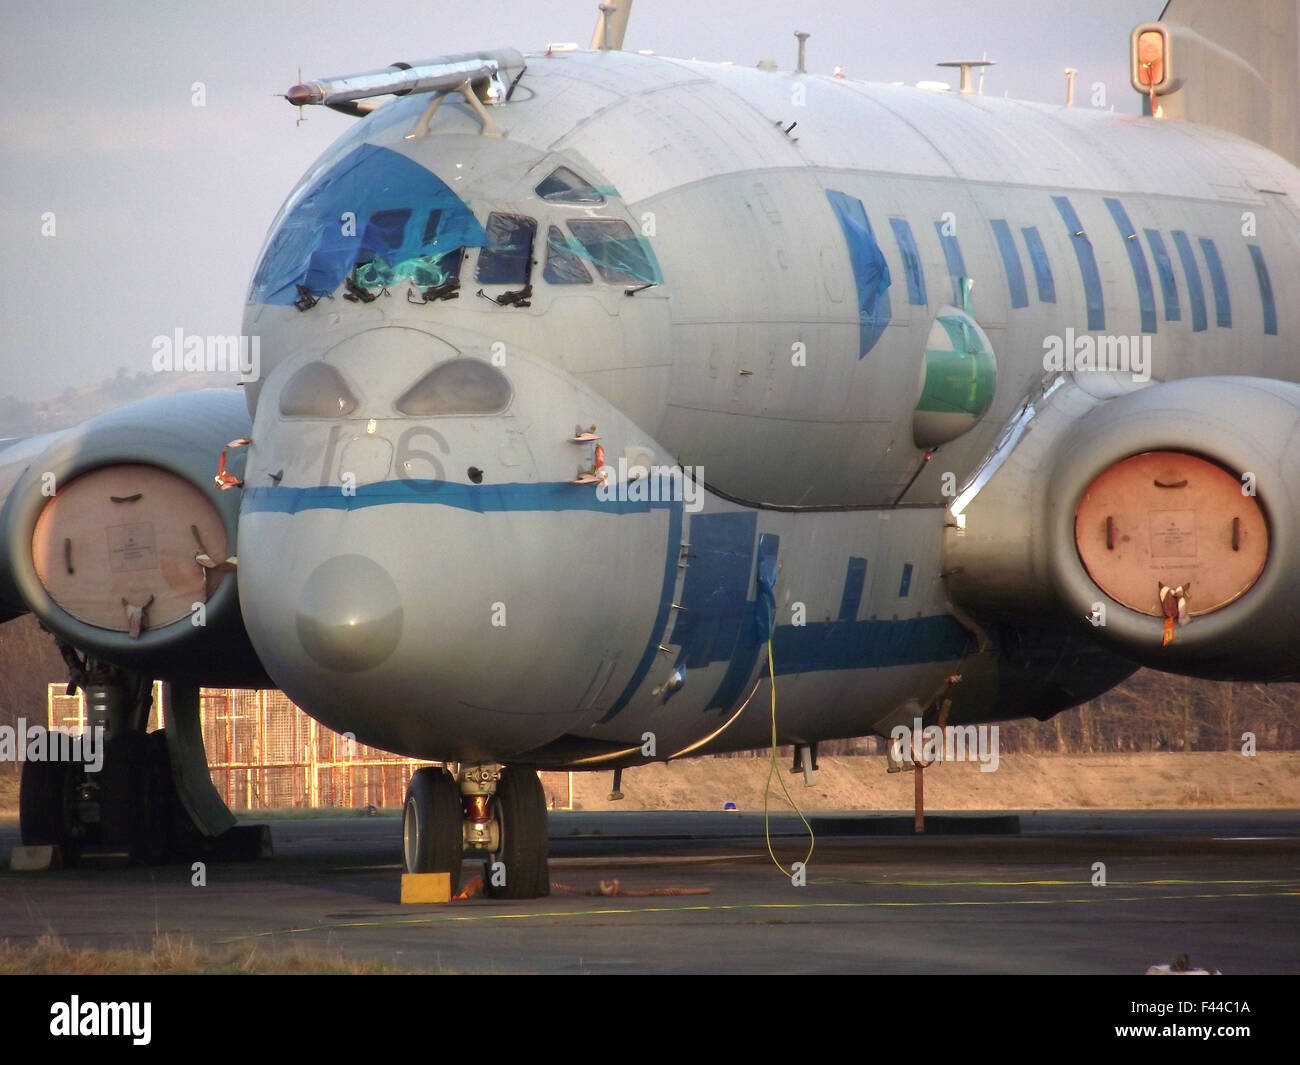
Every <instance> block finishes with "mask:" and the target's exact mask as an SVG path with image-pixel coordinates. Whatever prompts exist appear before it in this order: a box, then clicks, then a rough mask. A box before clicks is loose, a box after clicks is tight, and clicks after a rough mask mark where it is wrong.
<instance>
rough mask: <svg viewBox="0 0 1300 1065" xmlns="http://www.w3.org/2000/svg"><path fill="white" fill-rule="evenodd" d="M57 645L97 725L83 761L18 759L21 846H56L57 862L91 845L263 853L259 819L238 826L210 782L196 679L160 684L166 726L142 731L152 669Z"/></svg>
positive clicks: (131, 852) (137, 852) (139, 853)
mask: <svg viewBox="0 0 1300 1065" xmlns="http://www.w3.org/2000/svg"><path fill="white" fill-rule="evenodd" d="M60 651H61V652H62V653H63V657H64V660H65V661H66V662H67V664H68V669H69V674H70V676H71V680H72V688H71V690H75V689H76V688H78V687H79V688H81V689H82V690H83V691H84V692H85V694H86V729H87V730H95V731H94V733H93V734H92V736H89V737H83V740H82V743H81V745H80V752H81V753H82V754H83V758H82V760H77V759H76V757H75V756H74V757H73V760H64V761H58V760H50V761H25V762H24V763H23V774H22V783H21V786H20V791H19V800H18V805H19V821H20V827H21V830H22V841H23V843H24V844H25V845H28V846H37V845H42V844H46V845H48V844H53V845H55V846H57V847H58V848H59V851H60V855H61V857H62V860H63V864H64V865H75V864H77V861H78V859H79V858H80V857H81V856H82V855H83V853H85V852H87V851H90V850H93V849H100V850H110V851H115V852H118V853H120V852H123V851H125V852H126V854H127V855H128V857H129V858H130V860H131V861H134V862H142V863H146V864H157V863H159V862H164V861H168V860H189V859H191V858H194V857H197V856H200V855H202V856H203V857H218V858H233V859H239V858H256V857H261V856H262V855H264V854H268V853H269V848H270V835H269V832H267V830H266V828H265V826H262V825H239V826H236V825H235V818H234V816H233V815H232V814H231V812H230V810H229V809H227V808H226V805H225V803H224V802H222V801H221V797H220V796H219V795H218V794H217V792H216V789H215V788H214V787H213V786H212V779H211V777H210V776H209V774H208V766H207V759H206V757H205V755H204V751H203V734H202V731H201V729H200V728H199V693H198V688H197V687H194V686H192V685H185V686H182V685H170V684H169V685H164V689H165V693H166V696H165V706H166V712H167V717H168V720H167V728H166V729H160V730H158V731H156V732H146V731H145V730H146V729H147V727H148V723H149V711H150V708H151V707H152V705H153V682H152V680H151V679H150V678H149V677H147V676H144V675H141V674H136V673H130V672H127V671H125V670H121V669H117V668H116V667H113V666H106V665H102V664H99V663H95V662H91V661H89V660H84V659H82V658H81V657H80V656H79V655H78V654H77V652H76V651H75V650H73V649H72V648H71V647H69V646H68V645H66V644H60ZM50 748H51V751H53V749H54V748H55V744H54V743H51V744H50ZM92 749H97V750H98V752H99V755H100V757H99V758H97V759H94V760H93V762H92V763H91V764H88V763H87V761H86V760H85V758H84V755H86V754H87V753H88V752H89V751H90V750H92Z"/></svg>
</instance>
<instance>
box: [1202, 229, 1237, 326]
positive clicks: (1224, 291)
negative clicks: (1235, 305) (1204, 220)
mask: <svg viewBox="0 0 1300 1065" xmlns="http://www.w3.org/2000/svg"><path fill="white" fill-rule="evenodd" d="M1201 251H1202V252H1204V253H1205V266H1206V269H1208V270H1209V271H1210V284H1211V286H1213V288H1214V320H1215V322H1216V323H1217V324H1218V325H1221V326H1223V327H1224V328H1225V329H1227V328H1230V327H1231V326H1232V304H1231V302H1229V300H1228V278H1227V275H1226V274H1224V272H1223V263H1222V261H1220V259H1219V249H1218V248H1217V247H1215V245H1214V241H1212V240H1210V238H1209V237H1201Z"/></svg>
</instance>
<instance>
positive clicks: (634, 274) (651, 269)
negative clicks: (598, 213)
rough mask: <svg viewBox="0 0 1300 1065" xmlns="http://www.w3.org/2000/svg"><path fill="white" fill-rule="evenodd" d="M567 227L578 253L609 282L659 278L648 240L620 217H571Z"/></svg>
mask: <svg viewBox="0 0 1300 1065" xmlns="http://www.w3.org/2000/svg"><path fill="white" fill-rule="evenodd" d="M569 231H570V232H571V233H572V234H573V235H574V236H575V237H577V238H578V243H579V244H580V245H581V249H580V254H581V255H582V257H583V258H584V259H590V260H591V262H592V264H593V265H594V266H595V267H596V269H597V270H598V271H600V276H601V277H603V278H604V279H605V280H606V281H608V282H609V283H610V284H611V285H625V284H648V285H657V284H660V283H661V282H662V280H663V278H662V277H661V276H660V274H659V267H658V265H657V264H656V263H655V259H654V253H653V252H652V251H651V250H650V244H649V242H648V241H647V240H646V239H645V238H644V237H638V236H637V235H636V234H635V233H633V232H632V227H631V226H629V225H628V224H627V223H626V222H624V221H622V220H621V219H617V218H581V219H579V218H575V219H574V220H573V221H571V222H570V223H569ZM574 250H579V249H574Z"/></svg>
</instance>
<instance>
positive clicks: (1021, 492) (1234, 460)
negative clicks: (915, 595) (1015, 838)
mask: <svg viewBox="0 0 1300 1065" xmlns="http://www.w3.org/2000/svg"><path fill="white" fill-rule="evenodd" d="M1081 379H1083V380H1081ZM1099 386H1100V387H1099ZM1108 396H1109V398H1108ZM1298 429H1300V386H1297V385H1294V384H1289V383H1286V382H1282V381H1274V380H1266V379H1261V378H1250V377H1201V378H1189V379H1185V380H1179V381H1172V382H1168V383H1164V384H1150V385H1148V386H1146V387H1143V388H1139V389H1137V390H1136V391H1130V392H1128V393H1127V394H1120V395H1116V394H1115V393H1114V392H1113V391H1111V392H1109V393H1108V388H1107V386H1104V385H1102V383H1101V382H1100V381H1091V380H1086V375H1083V374H1077V375H1075V377H1074V378H1073V379H1070V378H1061V379H1058V381H1057V382H1056V383H1055V384H1054V385H1053V386H1052V387H1051V388H1049V389H1048V390H1047V391H1046V392H1045V393H1044V394H1043V395H1042V396H1040V397H1038V398H1037V399H1036V400H1034V401H1033V402H1030V403H1027V404H1026V406H1025V408H1024V409H1022V411H1021V413H1020V415H1019V416H1018V418H1017V419H1016V420H1015V422H1013V424H1012V425H1011V426H1009V427H1008V432H1007V436H1006V437H1004V440H1003V442H1002V444H1001V445H1000V446H999V448H998V449H996V451H995V453H994V455H993V456H991V457H990V459H989V461H988V462H987V463H986V464H985V466H984V468H983V469H981V470H980V471H978V472H977V474H976V475H975V477H974V478H973V479H972V480H971V482H970V484H969V485H968V486H967V487H966V488H965V490H964V491H963V492H962V494H961V495H960V496H959V497H958V499H957V500H956V501H955V502H954V504H953V507H952V513H953V522H952V525H951V527H950V529H949V533H948V538H947V543H946V552H947V554H946V560H945V571H946V576H947V579H948V585H949V589H950V592H951V593H952V595H953V597H954V599H955V600H956V601H957V602H958V603H960V604H961V605H962V606H963V607H965V608H966V609H968V610H970V611H971V612H972V613H974V614H976V615H977V616H979V615H980V614H981V613H983V614H988V615H993V616H996V615H999V614H1004V615H1010V614H1012V613H1023V611H1024V610H1031V611H1035V612H1037V614H1038V616H1039V618H1040V623H1041V624H1044V625H1050V624H1055V625H1060V624H1061V623H1062V622H1064V623H1065V624H1066V625H1077V626H1080V627H1081V628H1082V629H1083V631H1090V633H1091V635H1092V636H1093V638H1094V639H1096V640H1097V641H1099V642H1100V643H1101V644H1103V645H1104V646H1105V647H1107V648H1108V649H1110V650H1111V651H1113V652H1114V653H1115V654H1117V655H1119V656H1121V657H1123V658H1126V659H1128V660H1130V661H1132V662H1136V663H1140V664H1142V665H1146V666H1150V667H1152V668H1155V669H1163V670H1167V671H1171V672H1178V673H1186V674H1190V675H1193V676H1201V677H1207V678H1214V679H1253V680H1266V681H1278V680H1294V679H1297V678H1300V655H1298V654H1297V653H1296V648H1295V640H1296V636H1297V634H1300V434H1298V433H1297V430H1298Z"/></svg>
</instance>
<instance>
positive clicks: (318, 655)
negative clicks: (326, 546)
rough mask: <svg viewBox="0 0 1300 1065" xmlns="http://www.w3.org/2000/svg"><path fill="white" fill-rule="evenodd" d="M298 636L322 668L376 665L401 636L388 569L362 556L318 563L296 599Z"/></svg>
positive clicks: (394, 588) (355, 669) (397, 605)
mask: <svg viewBox="0 0 1300 1065" xmlns="http://www.w3.org/2000/svg"><path fill="white" fill-rule="evenodd" d="M297 622H298V639H299V640H300V641H301V643H302V646H303V649H304V650H305V651H306V652H307V654H309V655H310V656H311V657H312V658H313V659H315V661H316V662H318V663H319V664H320V665H322V666H324V667H325V668H326V669H332V670H335V671H337V672H340V673H357V672H360V671H361V670H363V669H372V668H374V667H375V666H377V665H379V664H380V663H381V662H383V661H384V660H385V659H387V658H388V656H389V655H391V654H392V653H393V651H394V650H395V649H396V647H397V642H398V640H399V639H400V638H401V635H402V599H401V596H400V595H399V593H398V591H397V585H396V583H395V582H394V581H393V578H392V577H391V576H389V574H388V571H387V570H385V569H384V568H383V567H382V566H380V565H379V564H378V563H377V562H374V561H373V560H371V559H369V558H366V557H365V556H364V555H339V556H338V557H337V558H332V559H330V560H329V561H328V562H322V563H321V564H320V565H319V566H317V567H316V569H315V571H314V572H313V573H312V575H311V576H310V577H309V578H308V579H307V583H306V584H305V585H304V586H303V589H302V595H301V596H300V597H299V599H298V617H297Z"/></svg>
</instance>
